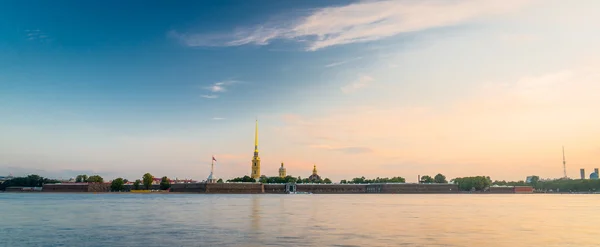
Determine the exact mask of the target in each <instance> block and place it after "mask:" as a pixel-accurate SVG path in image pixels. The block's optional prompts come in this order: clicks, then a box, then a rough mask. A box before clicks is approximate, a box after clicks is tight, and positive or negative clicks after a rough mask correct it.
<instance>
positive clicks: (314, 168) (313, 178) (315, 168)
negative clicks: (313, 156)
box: [308, 165, 321, 182]
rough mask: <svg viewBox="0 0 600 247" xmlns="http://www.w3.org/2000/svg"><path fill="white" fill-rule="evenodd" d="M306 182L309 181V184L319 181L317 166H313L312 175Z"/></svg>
mask: <svg viewBox="0 0 600 247" xmlns="http://www.w3.org/2000/svg"><path fill="white" fill-rule="evenodd" d="M308 180H310V181H311V182H318V181H321V176H319V174H317V165H314V166H313V172H312V175H310V177H308Z"/></svg>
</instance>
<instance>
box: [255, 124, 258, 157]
mask: <svg viewBox="0 0 600 247" xmlns="http://www.w3.org/2000/svg"><path fill="white" fill-rule="evenodd" d="M254 153H256V154H258V119H256V129H255V130H254Z"/></svg>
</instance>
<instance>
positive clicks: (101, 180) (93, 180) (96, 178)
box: [87, 175, 104, 183]
mask: <svg viewBox="0 0 600 247" xmlns="http://www.w3.org/2000/svg"><path fill="white" fill-rule="evenodd" d="M87 182H88V183H104V178H102V177H100V176H99V175H94V176H90V177H89V178H87Z"/></svg>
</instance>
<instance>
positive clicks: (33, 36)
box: [25, 29, 50, 42]
mask: <svg viewBox="0 0 600 247" xmlns="http://www.w3.org/2000/svg"><path fill="white" fill-rule="evenodd" d="M25 36H26V39H27V40H30V41H40V42H45V41H48V40H50V36H48V35H47V34H46V33H44V32H42V31H41V30H39V29H26V30H25Z"/></svg>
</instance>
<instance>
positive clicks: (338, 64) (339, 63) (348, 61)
mask: <svg viewBox="0 0 600 247" xmlns="http://www.w3.org/2000/svg"><path fill="white" fill-rule="evenodd" d="M361 59H362V57H355V58H352V59H348V60H344V61H340V62H335V63H330V64H327V65H325V68H331V67H336V66H340V65H344V64H347V63H350V62H354V61H357V60H361Z"/></svg>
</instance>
